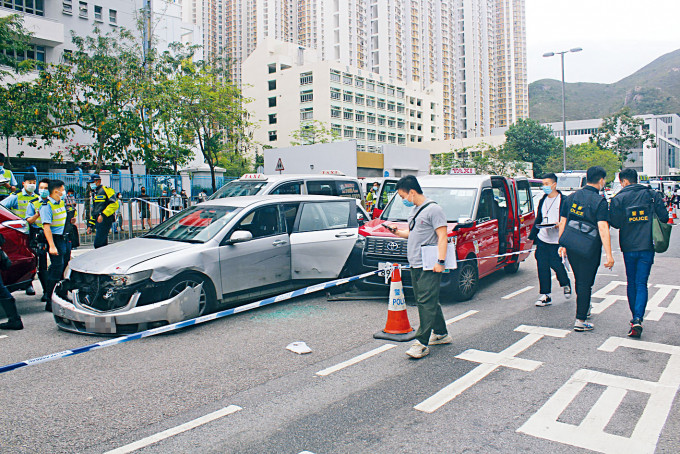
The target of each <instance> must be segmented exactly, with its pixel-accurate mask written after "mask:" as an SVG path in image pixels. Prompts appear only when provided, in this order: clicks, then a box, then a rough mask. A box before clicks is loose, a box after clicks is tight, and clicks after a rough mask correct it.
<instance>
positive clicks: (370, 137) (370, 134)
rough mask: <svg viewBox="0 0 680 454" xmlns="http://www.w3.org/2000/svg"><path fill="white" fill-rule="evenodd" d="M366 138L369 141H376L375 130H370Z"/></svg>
mask: <svg viewBox="0 0 680 454" xmlns="http://www.w3.org/2000/svg"><path fill="white" fill-rule="evenodd" d="M366 138H367V139H368V140H373V141H374V140H375V129H369V130H368V134H367V135H366Z"/></svg>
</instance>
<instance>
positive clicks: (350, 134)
mask: <svg viewBox="0 0 680 454" xmlns="http://www.w3.org/2000/svg"><path fill="white" fill-rule="evenodd" d="M344 136H345V137H346V138H348V139H351V138H353V137H354V128H353V127H351V126H345V133H344Z"/></svg>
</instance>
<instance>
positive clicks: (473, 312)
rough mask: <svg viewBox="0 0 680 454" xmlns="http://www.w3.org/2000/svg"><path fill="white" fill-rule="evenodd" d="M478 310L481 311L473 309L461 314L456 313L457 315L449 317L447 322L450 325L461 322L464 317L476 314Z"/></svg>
mask: <svg viewBox="0 0 680 454" xmlns="http://www.w3.org/2000/svg"><path fill="white" fill-rule="evenodd" d="M477 312H479V311H475V310H472V311H467V312H463V313H462V314H460V315H456V316H455V317H453V318H450V319H448V320H447V321H446V324H447V325H450V324H451V323H456V322H459V321H461V320H463V319H464V318H468V317H469V316H471V315H475V314H476V313H477Z"/></svg>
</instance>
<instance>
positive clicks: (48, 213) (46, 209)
mask: <svg viewBox="0 0 680 454" xmlns="http://www.w3.org/2000/svg"><path fill="white" fill-rule="evenodd" d="M49 201H50V202H52V203H58V202H57V201H56V200H54V199H53V198H52V197H49ZM27 212H28V210H27ZM40 219H42V223H43V224H50V230H51V231H52V233H54V234H55V235H63V234H64V227H65V226H63V225H62V226H60V227H53V226H52V207H50V205H49V204H45V205H43V206H41V207H40Z"/></svg>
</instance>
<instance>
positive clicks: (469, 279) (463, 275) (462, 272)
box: [449, 256, 479, 301]
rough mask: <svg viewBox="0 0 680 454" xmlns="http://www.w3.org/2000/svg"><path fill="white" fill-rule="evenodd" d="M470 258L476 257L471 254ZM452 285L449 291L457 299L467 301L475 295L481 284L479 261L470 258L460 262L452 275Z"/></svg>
mask: <svg viewBox="0 0 680 454" xmlns="http://www.w3.org/2000/svg"><path fill="white" fill-rule="evenodd" d="M468 258H474V256H469V257H468ZM451 281H452V282H451V287H450V290H449V293H450V295H451V297H452V298H453V299H454V300H456V301H467V300H469V299H471V298H472V297H473V296H475V293H477V287H478V286H479V272H478V270H477V261H476V260H469V261H466V262H462V263H460V264H459V266H458V268H456V269H455V270H454V271H453V275H452V276H451Z"/></svg>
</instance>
